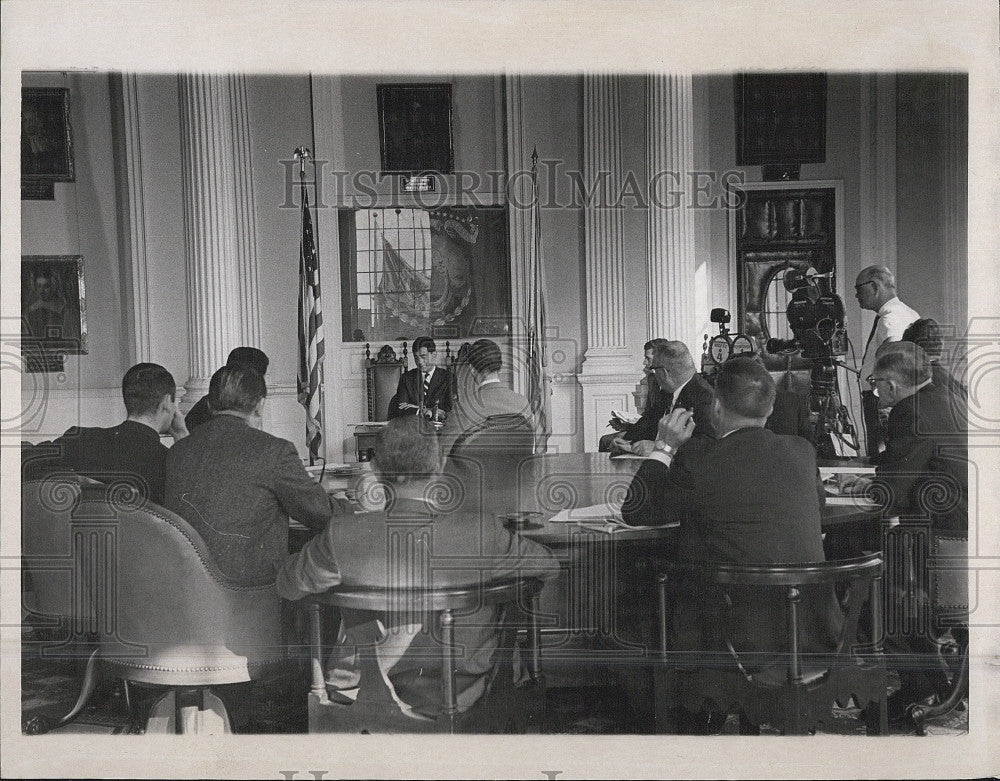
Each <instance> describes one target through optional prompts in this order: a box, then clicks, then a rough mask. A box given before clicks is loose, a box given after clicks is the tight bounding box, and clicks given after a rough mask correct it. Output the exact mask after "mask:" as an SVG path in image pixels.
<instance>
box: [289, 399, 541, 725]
mask: <svg viewBox="0 0 1000 781" xmlns="http://www.w3.org/2000/svg"><path fill="white" fill-rule="evenodd" d="M440 460H441V458H440V450H439V448H438V442H437V437H435V436H434V435H433V433H431V432H429V430H428V429H427V423H426V422H425V421H423V420H422V419H419V418H415V417H407V418H402V419H397V420H393V421H390V422H389V424H388V425H387V426H385V428H383V429H381V430H380V431H379V433H378V436H377V438H376V443H375V456H374V458H373V460H372V466H373V467H374V470H375V474H376V475H377V477H378V478H379V480H380V481H381V482H382V483H383V484H384V485H385V487H386V492H387V496H388V501H387V504H386V507H385V509H384V510H382V511H379V512H371V513H366V514H363V515H358V516H355V517H353V518H351V519H350V520H349V521H347V522H341V521H340V520H339V519H334V520H332V521H331V522H330V523H329V525H328V526H327V528H326V530H325V531H324V532H323V533H322V534H319V535H317V536H316V537H314V538H313V539H312V540H310V541H309V542H308V543H306V545H305V547H304V548H303V549H302V550H301V551H299V552H298V553H296V554H294V555H293V556H291V557H290V558H289V559H288V560H287V561H286V562H285V563H284V565H283V566H282V568H281V571H280V572H279V574H278V580H277V588H278V593H280V594H281V595H282V596H283V597H285V598H286V599H300V598H301V597H303V596H305V595H307V594H314V593H317V592H321V591H325V590H326V589H328V588H330V587H331V586H336V585H338V584H341V583H342V584H345V585H352V586H387V585H390V584H393V585H397V586H404V585H405V586H410V587H418V588H431V587H434V588H442V587H447V586H466V585H471V584H477V583H480V582H487V581H490V580H495V579H498V578H507V577H512V576H515V575H518V574H520V575H523V576H533V577H542V578H549V577H554V576H555V574H556V573H557V572H558V569H559V566H558V563H557V562H556V560H555V559H554V557H553V556H552V553H551V552H550V551H549V550H548V549H547V548H545V547H543V546H541V545H539V544H538V543H535V542H532V541H531V540H529V539H527V538H524V537H521V536H520V535H518V534H514V533H511V532H509V531H507V530H506V529H504V528H503V527H502V526H501V525H500V524H499V523H498V522H497V521H496V519H495V518H493V517H492V516H488V517H485V518H479V517H470V516H465V515H460V514H449V513H444V512H442V511H441V509H440V508H439V507H438V506H436V505H435V503H434V500H433V497H434V496H439V495H440V493H439V492H436V491H435V490H433V483H434V481H435V478H436V477H437V476H438V474H439V470H440ZM459 562H461V563H459ZM497 617H498V615H497V610H496V608H495V607H484V608H481V609H479V610H476V611H474V612H471V613H465V614H462V615H458V616H456V619H455V640H456V643H457V646H458V648H459V657H458V660H457V664H456V680H457V684H458V692H457V697H458V705H459V710H466V709H467V708H469V707H470V706H471V705H472V704H473V703H474V702H475V701H476V700H477V699H478V697H479V696H480V695H481V694H482V693H483V691H484V689H485V685H486V677H487V673H488V672H489V670H490V668H491V665H492V657H493V652H494V651H495V650H496V648H497V633H496V629H495V626H496V622H497ZM407 619H409V620H410V621H412V615H408V614H407V615H394V614H391V613H389V614H385V613H374V612H370V611H364V610H354V609H347V608H342V609H341V625H340V634H339V637H338V643H337V647H336V648H335V650H334V652H333V653H332V654H331V657H330V659H329V660H328V664H327V688H328V691H329V694H330V697H331V699H332V700H334V701H335V702H345V703H346V702H349V701H351V700H354V699H355V698H356V697H357V694H358V687H359V682H360V669H359V664H358V652H359V649H362V648H365V647H368V648H369V649H370V648H371V647H372V646H375V653H376V658H377V660H378V663H379V666H380V667H381V669H382V671H383V674H384V677H385V680H386V681H388V683H389V685H390V686H391V687H392V689H393V693H394V694H395V696H396V697H398V699H399V701H400V703H401V705H400V707H401V708H402V710H403V712H404V713H407V714H408V715H415V714H418V715H419V714H422V715H434V714H435V713H436V709H437V708H438V707H439V706H440V701H441V694H440V691H441V675H440V665H439V664H436V663H435V661H436V660H437V659H438V658H439V656H438V654H439V652H438V650H437V647H436V641H435V633H434V631H433V630H432V628H425V627H422V626H421V625H420V624H408V623H407ZM386 638H389V640H390V641H391V642H385V640H386Z"/></svg>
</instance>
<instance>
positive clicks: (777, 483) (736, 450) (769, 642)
mask: <svg viewBox="0 0 1000 781" xmlns="http://www.w3.org/2000/svg"><path fill="white" fill-rule="evenodd" d="M822 496H823V486H822V483H821V482H820V479H819V470H818V469H817V467H816V454H815V451H814V450H813V448H812V446H811V445H810V444H809V443H808V442H807V441H805V440H804V439H801V438H800V437H792V436H778V435H775V434H773V433H772V432H770V431H767V430H766V429H763V428H745V429H739V430H737V431H734V432H732V433H730V434H729V435H727V436H725V437H723V438H721V439H710V438H705V437H702V438H695V437H692V438H691V439H690V440H689V441H688V442H686V443H684V444H683V445H682V446H681V447H680V448H678V450H677V453H676V455H675V456H674V459H673V462H672V463H671V465H670V466H669V467H667V466H666V465H665V464H663V463H661V462H659V461H656V460H654V459H647V460H646V461H644V462H643V464H642V466H640V467H639V471H638V472H637V473H636V475H635V478H633V482H632V485H631V486H630V488H629V492H628V496H627V498H626V500H625V505H624V506H623V508H622V517H623V519H624V520H625V522H626V523H628V524H633V525H640V524H643V525H659V524H665V523H670V522H675V521H676V522H678V523H679V524H680V526H679V529H678V540H677V549H676V554H675V555H676V557H677V558H678V559H683V560H687V561H697V562H704V563H709V564H714V563H732V564H743V565H748V564H779V563H789V564H793V563H806V562H814V561H823V560H824V555H823V539H822V531H821V528H820V506H821V502H822V499H821V497H822ZM731 596H732V597H733V599H734V604H735V605H736V608H735V615H736V618H735V621H734V624H735V627H736V628H735V635H736V638H737V641H738V643H739V645H741V646H742V647H743V648H752V649H753V650H756V651H778V650H781V649H783V647H784V646H783V643H784V637H785V629H784V608H783V607H782V605H781V604H780V598H779V597H778V595H775V596H774V600H773V601H770V600H761V599H760V598H759V597H758V596H755V595H752V594H750V593H749V592H746V591H742V592H736V591H734V592H733V593H732V594H731ZM703 597H704V595H703V594H701V593H699V592H698V591H697V590H694V591H685V590H684V589H683V588H681V590H680V592H679V593H678V594H677V595H676V599H675V602H676V606H677V607H676V609H675V613H674V617H675V623H674V638H675V643H676V644H677V646H678V650H719V649H718V648H717V643H718V637H719V629H718V627H717V626H716V625H715V624H714V623H713V619H712V616H713V615H715V613H714V612H713V611H712V610H707V609H706V605H705V601H704V599H703ZM805 602H806V605H807V607H805V609H804V610H803V634H804V638H805V641H804V642H805V645H806V646H807V647H808V648H810V649H814V650H822V649H826V648H828V645H829V643H830V641H832V640H833V639H834V637H835V635H836V632H837V630H838V628H839V621H840V618H841V616H840V613H839V609H838V608H837V606H836V602H835V600H834V599H833V595H832V592H831V591H829V590H826V589H822V590H814V592H813V593H812V594H810V595H809V596H808V597H807V598H806V600H805ZM706 610H707V612H706Z"/></svg>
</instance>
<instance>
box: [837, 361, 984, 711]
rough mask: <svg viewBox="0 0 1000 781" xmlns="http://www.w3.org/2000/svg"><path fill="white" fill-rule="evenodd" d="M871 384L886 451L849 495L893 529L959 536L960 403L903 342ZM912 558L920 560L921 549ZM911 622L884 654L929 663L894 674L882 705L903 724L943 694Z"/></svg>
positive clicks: (962, 522)
mask: <svg viewBox="0 0 1000 781" xmlns="http://www.w3.org/2000/svg"><path fill="white" fill-rule="evenodd" d="M872 380H873V382H872V384H873V386H874V388H875V390H876V391H877V393H878V396H879V399H880V400H881V401H883V402H885V403H886V404H889V405H891V406H892V409H891V411H890V413H889V424H888V428H887V433H886V448H885V450H884V451H883V452H882V453H880V454H879V456H878V459H877V460H876V465H875V478H874V481H872V480H868V479H864V478H863V479H861V480H859V481H858V482H857V483H856V484H855V490H856V491H859V492H864V493H867V494H869V495H870V497H871V498H872V499H874V500H875V501H877V502H880V503H881V504H882V505H883V514H884V515H885V516H892V517H898V518H899V522H900V523H901V524H904V525H906V526H911V527H913V526H927V527H929V530H930V532H931V533H933V532H938V531H940V532H945V533H946V534H955V535H958V536H962V535H967V534H968V528H969V486H968V413H967V410H966V407H965V400H964V397H963V396H962V395H961V394H956V393H954V392H952V391H951V390H950V389H949V388H948V387H947V386H946V385H937V384H935V383H934V382H933V381H932V369H931V364H930V361H929V360H928V357H927V355H926V353H925V352H924V351H923V350H922V349H921V348H920V347H919V346H917V345H916V344H912V343H910V342H897V343H893V344H892V345H889V346H888V349H885V350H883V351H882V352H881V353H880V354H879V357H878V359H877V361H876V363H875V370H874V373H873V375H872ZM872 542H874V541H872ZM920 550H923V551H924V552H925V554H926V550H927V548H926V547H921V548H920ZM905 564H906V565H908V564H909V562H907V563H905ZM912 564H913V566H914V568H915V571H916V572H917V573H920V572H926V563H925V562H921V561H914V562H912ZM887 566H889V567H893V568H894V571H897V572H899V571H904V566H905V565H904V562H892V561H888V562H887ZM919 579H920V578H919V575H918V580H919ZM912 618H913V620H912V622H911V629H912V631H910V632H906V633H903V632H894V633H893V634H895V635H898V637H890V638H889V642H888V643H887V645H886V650H887V651H889V652H890V653H896V654H903V655H905V658H908V659H914V658H919V655H923V656H924V658H925V659H929V660H931V661H930V662H928V663H927V664H925V665H923V669H914V668H912V667H910V668H907V667H906V666H902V669H900V671H899V673H900V682H901V684H902V685H901V688H900V690H899V691H898V692H896V693H895V694H894V695H893V696H892V697H890V698H889V715H890V718H898V717H901V716H903V715H904V712H905V709H906V707H907V706H908V705H909V704H911V703H913V702H915V701H917V700H921V699H924V698H926V697H928V696H931V695H934V694H938V695H941V694H943V693H944V691H946V690H947V680H946V679H945V677H944V673H943V671H941V670H940V669H938V668H937V665H936V658H937V654H936V646H935V645H934V643H933V641H932V640H931V639H930V637H928V636H927V635H926V634H924V630H923V629H922V628H923V627H924V626H925V625H926V624H925V622H924V621H922V620H917V617H916V616H914V617H912ZM890 666H891V661H890Z"/></svg>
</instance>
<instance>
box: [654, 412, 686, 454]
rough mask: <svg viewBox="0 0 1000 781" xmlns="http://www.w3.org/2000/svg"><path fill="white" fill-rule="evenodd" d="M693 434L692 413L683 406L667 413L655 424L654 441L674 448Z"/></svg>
mask: <svg viewBox="0 0 1000 781" xmlns="http://www.w3.org/2000/svg"><path fill="white" fill-rule="evenodd" d="M692 434H694V414H693V413H692V412H691V411H690V410H686V409H684V408H683V407H676V408H675V409H674V410H673V411H672V412H669V413H667V414H666V415H664V416H663V417H662V418H660V422H659V424H658V426H657V430H656V441H657V442H662V443H663V444H665V445H668V446H669V447H671V448H673V449H674V450H676V449H677V448H679V447H680V446H681V445H683V444H684V443H685V442H687V441H688V440H689V439H691V435H692Z"/></svg>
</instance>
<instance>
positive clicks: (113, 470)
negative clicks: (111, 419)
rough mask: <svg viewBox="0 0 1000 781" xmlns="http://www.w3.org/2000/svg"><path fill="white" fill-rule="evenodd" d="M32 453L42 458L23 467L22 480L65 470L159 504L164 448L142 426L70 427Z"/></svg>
mask: <svg viewBox="0 0 1000 781" xmlns="http://www.w3.org/2000/svg"><path fill="white" fill-rule="evenodd" d="M34 451H35V452H37V453H39V454H44V455H42V456H41V457H40V458H38V459H33V460H32V461H30V462H26V463H25V470H24V478H25V479H34V478H42V477H45V476H46V475H49V474H53V473H55V472H58V471H62V470H65V471H69V472H76V473H77V474H80V475H83V476H84V477H89V478H91V479H92V480H99V481H100V482H102V483H108V484H109V485H111V484H114V483H115V482H118V481H122V480H125V481H128V482H129V483H130V484H131V485H133V486H134V487H135V488H136V489H137V490H138V492H139V494H140V495H141V496H144V497H146V498H147V499H149V500H150V501H152V502H156V503H157V504H163V474H164V467H165V464H166V460H167V448H166V447H165V446H164V445H163V444H162V443H161V442H160V435H159V434H158V433H157V432H156V431H155V430H154V429H152V428H150V427H149V426H147V425H145V424H144V423H138V422H136V421H134V420H126V421H124V422H123V423H119V424H118V425H117V426H112V427H111V428H80V427H78V426H73V427H72V428H70V429H68V430H67V431H66V433H65V434H63V435H62V436H61V437H58V438H57V439H55V440H53V441H52V442H51V443H47V442H46V443H42V444H41V445H39V446H37V447H36V448H34Z"/></svg>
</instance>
